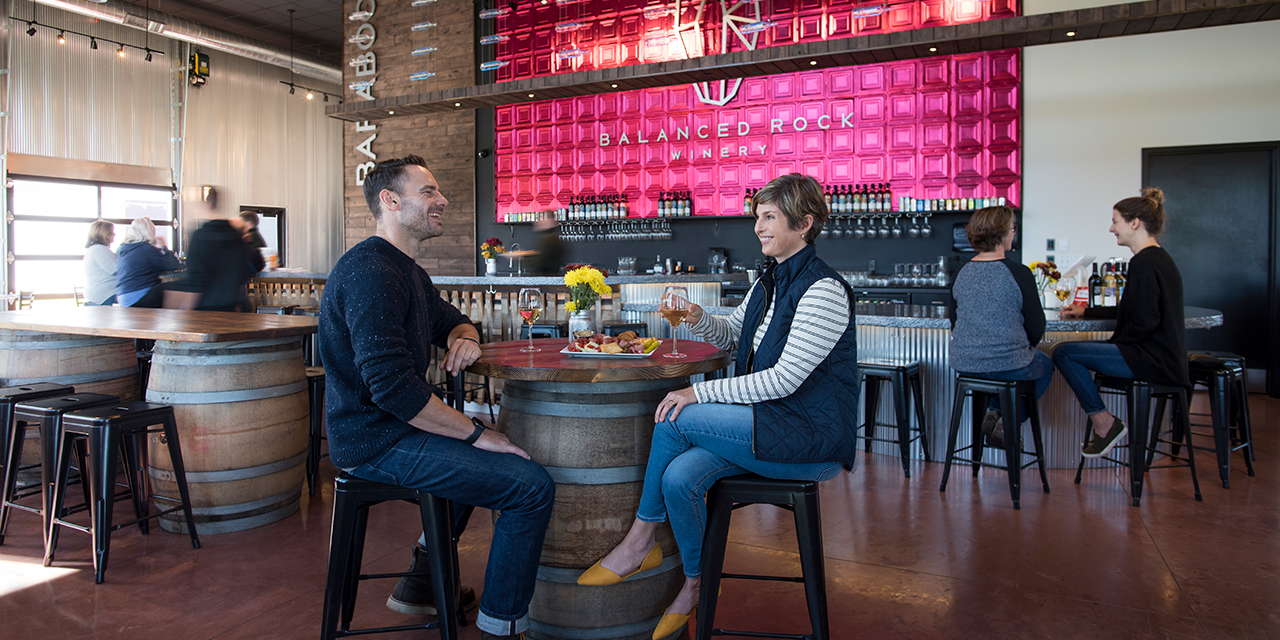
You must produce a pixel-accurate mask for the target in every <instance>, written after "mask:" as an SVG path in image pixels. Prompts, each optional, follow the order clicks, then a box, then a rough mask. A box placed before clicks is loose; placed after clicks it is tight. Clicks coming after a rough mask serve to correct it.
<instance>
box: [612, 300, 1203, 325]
mask: <svg viewBox="0 0 1280 640" xmlns="http://www.w3.org/2000/svg"><path fill="white" fill-rule="evenodd" d="M703 309H704V310H706V311H707V312H709V313H710V314H712V315H716V316H727V315H730V314H732V313H733V309H734V307H703ZM622 310H623V311H641V312H643V311H657V310H658V305H657V304H656V303H642V302H637V303H623V305H622ZM931 311H933V308H932V306H930V305H895V304H869V303H860V304H859V305H858V325H859V326H870V327H893V328H902V329H946V330H948V331H949V330H950V329H951V321H950V320H948V319H946V318H938V317H934V316H932V315H926V314H929V313H930V312H931ZM1050 313H1051V314H1052V315H1051V316H1050V317H1049V319H1048V322H1047V323H1046V324H1047V326H1046V327H1045V330H1046V331H1111V330H1112V329H1114V328H1115V326H1116V321H1115V320H1059V319H1057V312H1056V311H1054V312H1050ZM1185 314H1186V324H1187V328H1188V329H1209V328H1212V327H1220V326H1222V323H1223V318H1222V312H1221V311H1218V310H1216V309H1206V308H1204V307H1187V308H1186V311H1185Z"/></svg>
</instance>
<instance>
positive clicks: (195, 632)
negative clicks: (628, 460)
mask: <svg viewBox="0 0 1280 640" xmlns="http://www.w3.org/2000/svg"><path fill="white" fill-rule="evenodd" d="M1251 401H1252V403H1253V424H1254V431H1255V438H1256V441H1257V449H1258V450H1257V457H1258V463H1257V468H1258V475H1257V476H1256V477H1252V478H1251V477H1248V476H1247V475H1246V474H1245V472H1244V468H1243V464H1241V458H1240V457H1239V454H1237V456H1236V458H1235V460H1234V463H1235V464H1234V466H1233V472H1232V473H1233V475H1232V482H1231V489H1230V490H1226V489H1223V488H1222V486H1221V484H1220V483H1219V482H1217V478H1216V473H1215V472H1214V468H1213V466H1212V464H1211V462H1210V458H1209V456H1207V455H1205V456H1203V457H1201V458H1200V460H1201V461H1202V466H1201V474H1200V478H1201V486H1202V487H1203V491H1204V502H1202V503H1197V502H1195V501H1194V499H1193V498H1192V495H1191V482H1190V475H1189V473H1188V472H1187V470H1186V469H1178V470H1168V471H1154V472H1152V474H1151V476H1150V477H1149V480H1148V482H1147V490H1146V496H1145V498H1144V500H1143V502H1142V506H1141V507H1140V508H1134V507H1132V506H1130V497H1129V494H1128V490H1127V488H1128V482H1127V476H1122V475H1121V473H1120V472H1118V471H1115V470H1099V471H1092V472H1088V473H1086V475H1085V478H1084V481H1083V482H1082V483H1081V484H1080V485H1075V484H1073V483H1072V476H1073V473H1071V472H1067V471H1054V472H1051V474H1050V477H1049V482H1050V485H1051V487H1052V489H1053V492H1052V493H1051V494H1043V493H1041V492H1040V491H1039V488H1038V483H1036V482H1035V481H1034V478H1031V477H1026V480H1024V484H1025V485H1026V486H1025V488H1024V492H1023V499H1022V509H1021V510H1020V511H1015V510H1014V509H1013V508H1012V505H1011V502H1010V500H1009V495H1008V487H1007V484H1006V480H1005V476H1004V474H1002V473H998V472H991V471H984V472H983V474H982V477H981V478H980V479H978V480H974V479H973V478H972V477H971V476H970V474H969V472H968V469H966V468H959V469H958V471H959V473H958V474H953V476H952V480H951V485H950V487H949V489H948V490H947V492H946V493H939V492H938V483H939V481H940V480H941V477H942V465H941V464H937V463H933V464H926V463H923V462H921V463H917V464H915V465H914V467H913V472H912V478H911V479H910V480H905V479H904V478H903V474H902V469H901V467H900V466H899V464H898V461H897V460H896V459H894V458H890V457H887V456H879V455H869V456H866V457H865V458H863V459H862V460H861V461H860V462H859V467H858V468H857V470H856V471H855V472H854V473H853V474H850V475H844V476H842V477H840V478H837V479H835V480H832V481H830V482H827V483H826V484H824V485H823V488H822V501H823V502H822V509H823V530H824V544H825V553H826V558H827V562H826V568H827V575H828V578H827V593H828V598H829V602H830V619H831V628H832V637H833V638H837V639H845V638H872V639H880V638H1053V639H1055V640H1057V639H1065V638H1089V639H1100V638H1124V639H1137V638H1214V639H1217V638H1280V526H1278V523H1277V515H1280V474H1277V472H1276V468H1277V460H1280V437H1277V433H1276V427H1277V426H1280V401H1277V400H1269V399H1266V398H1263V397H1262V396H1253V397H1252V399H1251ZM325 469H326V472H327V474H326V477H325V480H326V482H325V483H324V485H323V486H324V489H323V490H321V491H318V492H317V495H316V496H315V497H314V498H311V499H309V500H308V499H307V497H306V496H303V506H302V508H301V510H300V512H299V513H297V514H295V515H293V516H290V517H289V518H287V519H285V520H283V521H281V522H278V523H276V524H273V525H269V526H266V527H261V528H258V529H254V530H251V531H244V532H240V533H231V534H221V535H212V534H209V535H205V536H202V542H203V548H201V549H200V550H198V551H197V550H192V549H191V547H190V544H189V542H188V540H187V538H186V537H185V536H179V535H174V534H170V533H165V532H163V531H155V532H153V533H152V534H151V535H149V536H145V537H144V536H142V535H140V534H139V533H138V531H137V529H136V528H130V529H126V530H121V531H118V532H116V533H115V535H114V536H113V537H112V547H111V562H110V567H109V570H108V573H107V581H106V582H105V583H104V584H102V585H97V586H95V585H94V584H93V570H92V566H91V563H90V555H89V552H90V547H89V540H88V537H87V536H84V535H80V534H77V533H75V532H72V531H69V530H68V531H66V532H65V533H63V534H62V542H61V544H60V546H59V549H58V561H57V563H56V564H55V566H54V567H52V568H45V567H43V566H41V562H40V559H41V543H40V535H39V531H38V527H37V526H36V525H35V522H36V521H35V517H34V516H31V515H28V514H24V513H17V514H14V516H13V519H12V525H11V526H10V529H9V532H8V536H7V537H6V539H5V542H4V545H3V546H0V638H180V639H186V638H219V639H223V638H225V639H231V638H308V639H310V638H315V637H316V636H317V634H318V633H319V626H320V606H321V599H322V597H323V592H324V581H325V570H326V554H327V544H328V539H329V523H330V516H331V509H332V504H331V500H332V482H331V480H332V475H333V473H334V471H333V468H332V467H331V466H329V465H328V464H327V461H326V463H325ZM122 515H123V514H122ZM416 517H417V516H416V511H414V510H413V508H412V507H410V506H408V505H401V504H394V505H386V506H384V507H380V508H378V509H375V510H374V511H373V513H372V516H371V524H370V535H369V540H368V544H367V549H366V551H365V561H366V567H365V569H366V571H399V570H402V569H403V567H404V565H405V563H406V561H407V559H408V548H409V545H410V544H411V542H412V540H413V539H414V538H416V536H417V532H416V530H415V522H416ZM488 522H489V519H488V518H487V517H484V514H477V516H476V517H474V518H473V519H472V523H473V524H472V528H471V529H470V530H469V531H468V533H467V535H466V536H465V537H464V539H463V543H464V544H463V546H462V548H461V550H460V555H461V558H462V563H463V579H464V582H465V583H467V584H472V585H475V586H476V588H477V590H479V589H480V587H481V584H480V582H481V578H482V576H483V567H484V561H485V556H486V551H487V541H488V537H489V535H490V530H489V526H488ZM730 543H731V545H730V550H729V557H728V561H727V570H729V571H734V570H739V571H746V572H753V570H755V569H764V570H766V571H776V572H779V573H786V572H792V571H795V567H797V566H798V562H797V560H796V552H795V537H794V532H793V527H792V525H791V522H790V514H789V513H787V512H783V511H780V510H777V509H773V508H770V507H762V506H754V507H749V508H747V509H743V510H740V511H738V512H737V513H736V514H735V516H734V520H733V528H732V532H731V538H730ZM390 587H391V585H390V584H387V585H386V586H385V587H383V586H382V585H377V584H369V583H366V584H365V586H363V587H362V591H361V593H362V595H363V598H362V599H361V601H360V603H359V605H358V607H357V611H356V620H355V621H356V625H357V626H365V625H379V624H387V623H391V624H395V623H400V622H401V621H404V620H411V618H405V617H404V616H400V615H399V614H395V613H392V612H390V611H388V610H387V609H386V608H385V607H384V606H383V604H382V603H383V601H384V600H385V595H386V593H387V591H388V590H389V589H390ZM721 602H722V604H721V607H720V614H719V616H718V617H719V620H718V622H719V623H720V624H721V625H724V626H727V625H729V624H732V626H733V627H735V628H754V629H758V630H762V631H782V632H800V631H804V630H806V629H807V623H806V618H805V613H804V598H803V593H802V590H801V589H800V587H799V586H798V585H791V584H784V583H763V586H762V583H741V582H737V583H735V582H728V583H726V586H725V589H724V596H723V598H722V601H721ZM400 637H420V638H434V637H438V636H436V635H435V632H427V631H422V632H415V633H414V634H407V635H406V634H401V635H400ZM477 637H478V633H477V632H476V631H475V629H474V627H469V628H467V629H465V630H464V634H463V638H464V639H467V640H474V639H475V638H477Z"/></svg>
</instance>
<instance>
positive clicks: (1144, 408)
mask: <svg viewBox="0 0 1280 640" xmlns="http://www.w3.org/2000/svg"><path fill="white" fill-rule="evenodd" d="M1093 383H1094V384H1095V385H1097V387H1098V391H1099V392H1101V393H1123V394H1124V396H1125V418H1126V419H1128V425H1129V435H1128V438H1129V443H1128V444H1127V445H1120V446H1124V447H1126V448H1127V449H1128V450H1129V460H1128V461H1127V462H1126V461H1123V460H1118V459H1116V458H1112V457H1111V456H1102V458H1103V459H1105V460H1109V461H1111V462H1114V463H1115V464H1118V465H1121V466H1126V467H1129V485H1130V491H1131V493H1132V495H1133V506H1135V507H1139V506H1142V483H1143V480H1144V479H1145V475H1146V472H1147V471H1149V470H1151V469H1170V468H1178V467H1190V468H1191V483H1192V485H1193V486H1194V487H1195V495H1196V500H1197V501H1200V500H1202V498H1201V496H1200V480H1199V479H1198V478H1197V477H1196V456H1195V447H1194V446H1192V443H1191V435H1192V434H1191V429H1190V427H1189V426H1188V425H1189V424H1190V415H1189V414H1190V412H1189V409H1188V406H1187V390H1186V389H1184V388H1182V387H1171V386H1165V385H1158V384H1152V383H1150V382H1146V381H1144V380H1131V379H1129V378H1113V377H1111V376H1104V375H1101V374H1096V375H1094V377H1093ZM1152 398H1157V399H1165V400H1173V401H1174V402H1175V404H1174V408H1173V414H1172V416H1171V417H1172V419H1173V420H1174V421H1175V423H1180V424H1181V428H1182V429H1183V431H1184V435H1185V436H1186V442H1187V457H1186V459H1185V462H1182V461H1183V458H1182V457H1180V456H1179V455H1178V454H1177V452H1176V451H1175V452H1170V453H1165V452H1164V451H1159V450H1157V449H1156V445H1157V444H1159V443H1161V442H1166V443H1168V444H1170V445H1173V444H1176V443H1174V442H1170V441H1165V440H1159V439H1158V438H1150V442H1148V435H1149V434H1150V435H1159V434H1158V433H1157V434H1151V433H1150V432H1151V431H1152V430H1153V429H1151V400H1152ZM1154 431H1157V432H1158V431H1159V425H1158V424H1157V425H1156V428H1155V429H1154ZM1092 434H1093V429H1092V427H1090V426H1089V420H1088V419H1086V420H1085V421H1084V440H1085V441H1086V442H1087V441H1088V440H1089V438H1091V437H1092ZM1134 443H1138V444H1137V445H1135V444H1134ZM1144 446H1145V447H1146V448H1147V451H1148V452H1149V453H1158V454H1160V455H1162V456H1166V457H1168V458H1170V459H1172V460H1174V461H1175V462H1173V463H1170V464H1166V465H1160V466H1158V467H1157V466H1152V465H1151V464H1150V463H1149V462H1148V461H1147V456H1145V455H1143V454H1142V449H1143V448H1144ZM1084 463H1085V458H1084V457H1083V456H1081V458H1080V465H1079V466H1078V467H1076V484H1080V477H1081V474H1082V473H1084Z"/></svg>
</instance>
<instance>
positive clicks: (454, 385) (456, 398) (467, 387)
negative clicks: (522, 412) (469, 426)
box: [445, 322, 554, 422]
mask: <svg viewBox="0 0 1280 640" xmlns="http://www.w3.org/2000/svg"><path fill="white" fill-rule="evenodd" d="M471 324H472V325H474V326H475V328H476V333H478V334H480V343H481V344H484V343H485V342H486V340H485V339H484V325H482V324H481V323H479V322H472V323H471ZM537 326H538V325H534V327H535V328H536V327H537ZM534 335H537V333H536V332H535V334H534ZM553 337H554V336H553ZM472 375H477V374H472ZM445 385H446V386H445V404H448V405H450V406H452V407H453V408H455V409H457V410H458V411H462V410H463V409H464V408H465V407H466V404H467V394H469V393H471V392H472V391H477V390H479V391H483V392H484V403H485V405H486V406H488V407H489V421H490V422H497V421H498V418H497V416H496V415H494V413H493V397H492V396H491V395H489V394H490V391H489V389H490V386H491V385H490V384H489V376H480V382H467V374H466V372H463V373H461V374H459V375H457V376H449V377H448V379H447V380H445Z"/></svg>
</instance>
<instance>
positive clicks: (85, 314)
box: [0, 307, 319, 342]
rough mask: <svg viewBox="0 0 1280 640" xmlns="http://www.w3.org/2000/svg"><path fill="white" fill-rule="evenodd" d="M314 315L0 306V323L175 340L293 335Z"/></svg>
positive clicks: (310, 327) (309, 329)
mask: <svg viewBox="0 0 1280 640" xmlns="http://www.w3.org/2000/svg"><path fill="white" fill-rule="evenodd" d="M318 320H319V319H318V318H315V317H312V316H279V315H267V314H257V313H227V312H223V311H190V310H180V309H135V308H132V307H73V308H62V309H25V310H22V311H0V329H10V330H15V331H43V332H46V333H71V334H76V335H83V336H103V337H108V338H135V339H143V340H174V341H177V342H229V341H232V340H260V339H263V338H278V337H284V336H298V335H304V334H308V333H315V332H316V325H317V321H318Z"/></svg>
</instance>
